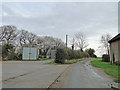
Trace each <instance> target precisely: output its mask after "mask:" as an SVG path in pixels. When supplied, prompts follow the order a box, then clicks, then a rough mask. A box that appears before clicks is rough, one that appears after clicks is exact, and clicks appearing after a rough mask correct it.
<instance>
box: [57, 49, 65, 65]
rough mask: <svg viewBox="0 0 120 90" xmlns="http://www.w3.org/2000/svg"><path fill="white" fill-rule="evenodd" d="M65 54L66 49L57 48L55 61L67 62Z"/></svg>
mask: <svg viewBox="0 0 120 90" xmlns="http://www.w3.org/2000/svg"><path fill="white" fill-rule="evenodd" d="M65 56H66V52H65V50H64V49H61V48H59V49H57V51H56V58H55V63H61V64H64V63H65Z"/></svg>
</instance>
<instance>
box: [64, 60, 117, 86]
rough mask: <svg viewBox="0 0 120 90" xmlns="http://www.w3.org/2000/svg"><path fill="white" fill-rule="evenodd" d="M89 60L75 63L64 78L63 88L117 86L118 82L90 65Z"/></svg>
mask: <svg viewBox="0 0 120 90" xmlns="http://www.w3.org/2000/svg"><path fill="white" fill-rule="evenodd" d="M90 61H91V60H85V61H81V62H79V63H77V64H75V65H74V67H73V68H72V70H71V72H70V73H69V74H68V76H67V77H66V78H65V79H64V81H65V84H64V86H63V88H110V87H111V84H112V85H113V86H115V87H118V84H116V83H114V82H113V81H112V80H111V79H110V78H108V77H106V76H105V75H103V74H102V73H101V72H99V71H98V70H97V69H96V68H94V67H92V66H91V64H90Z"/></svg>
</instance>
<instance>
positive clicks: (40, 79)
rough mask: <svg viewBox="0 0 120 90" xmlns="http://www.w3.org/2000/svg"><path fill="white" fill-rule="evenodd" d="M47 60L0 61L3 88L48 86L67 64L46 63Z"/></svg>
mask: <svg viewBox="0 0 120 90" xmlns="http://www.w3.org/2000/svg"><path fill="white" fill-rule="evenodd" d="M47 62H50V60H48V61H7V62H3V63H2V79H3V80H2V87H3V88H48V87H49V86H50V85H51V84H52V83H53V82H54V81H55V80H56V78H57V77H58V76H59V75H60V74H61V73H62V72H64V71H65V69H66V68H67V67H68V66H69V65H47V64H45V63H47Z"/></svg>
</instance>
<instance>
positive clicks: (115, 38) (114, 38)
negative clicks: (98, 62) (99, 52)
mask: <svg viewBox="0 0 120 90" xmlns="http://www.w3.org/2000/svg"><path fill="white" fill-rule="evenodd" d="M117 40H120V33H119V34H118V35H116V36H115V37H113V38H112V39H111V40H110V41H109V43H111V42H114V41H117Z"/></svg>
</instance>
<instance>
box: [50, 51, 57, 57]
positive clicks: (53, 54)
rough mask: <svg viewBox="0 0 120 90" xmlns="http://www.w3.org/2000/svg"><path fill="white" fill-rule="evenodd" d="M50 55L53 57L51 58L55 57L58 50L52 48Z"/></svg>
mask: <svg viewBox="0 0 120 90" xmlns="http://www.w3.org/2000/svg"><path fill="white" fill-rule="evenodd" d="M50 57H51V59H55V57H56V50H51V55H50Z"/></svg>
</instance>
